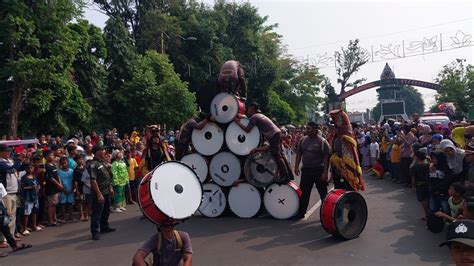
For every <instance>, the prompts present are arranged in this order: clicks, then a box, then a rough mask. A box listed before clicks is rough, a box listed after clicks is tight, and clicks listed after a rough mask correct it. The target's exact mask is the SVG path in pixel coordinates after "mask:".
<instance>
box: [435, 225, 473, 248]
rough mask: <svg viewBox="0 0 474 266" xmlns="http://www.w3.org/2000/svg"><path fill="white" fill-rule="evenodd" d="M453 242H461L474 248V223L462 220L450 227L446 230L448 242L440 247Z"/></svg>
mask: <svg viewBox="0 0 474 266" xmlns="http://www.w3.org/2000/svg"><path fill="white" fill-rule="evenodd" d="M451 242H460V243H463V244H466V245H468V246H470V247H474V221H472V220H460V221H455V222H453V223H452V224H451V225H449V226H448V228H447V230H446V242H443V243H441V244H440V245H439V246H440V247H442V246H445V245H448V244H449V243H451Z"/></svg>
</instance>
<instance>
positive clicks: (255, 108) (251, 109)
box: [247, 102, 262, 116]
mask: <svg viewBox="0 0 474 266" xmlns="http://www.w3.org/2000/svg"><path fill="white" fill-rule="evenodd" d="M260 112H262V111H260V105H258V103H256V102H253V103H251V104H249V106H248V107H247V115H248V116H252V115H253V114H255V113H260Z"/></svg>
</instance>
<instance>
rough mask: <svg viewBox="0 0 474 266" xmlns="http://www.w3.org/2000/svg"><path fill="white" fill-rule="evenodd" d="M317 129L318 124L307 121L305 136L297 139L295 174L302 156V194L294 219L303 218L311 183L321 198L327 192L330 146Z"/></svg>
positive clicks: (298, 169) (298, 173) (297, 172)
mask: <svg viewBox="0 0 474 266" xmlns="http://www.w3.org/2000/svg"><path fill="white" fill-rule="evenodd" d="M319 131H320V126H319V125H318V124H316V122H313V121H311V122H308V123H307V125H306V136H304V137H303V138H302V139H301V140H300V141H299V143H298V148H297V150H296V163H295V174H296V175H300V162H301V157H303V160H302V161H303V167H302V168H301V182H300V188H301V191H302V195H301V198H300V206H299V210H298V214H297V215H296V216H295V219H302V218H304V216H305V214H306V210H307V208H308V203H309V198H310V196H311V189H312V188H313V184H315V185H316V188H317V189H318V192H319V197H320V198H321V200H323V199H324V198H325V197H326V195H327V193H328V188H327V185H328V169H329V157H330V155H331V148H330V146H329V143H328V142H327V141H326V139H324V138H323V137H321V136H320V135H319Z"/></svg>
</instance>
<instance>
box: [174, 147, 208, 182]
mask: <svg viewBox="0 0 474 266" xmlns="http://www.w3.org/2000/svg"><path fill="white" fill-rule="evenodd" d="M187 156H200V158H202V162H204V163H205V167H206V169H205V176H201V174H200V173H198V171H197V169H194V167H193V165H189V164H188V163H186V160H187V159H186V157H187ZM180 162H182V163H185V164H187V165H188V166H189V167H191V168H192V169H193V170H194V171H195V172H196V174H197V175H198V177H199V180H200V181H201V183H205V182H207V181H208V180H209V159H208V157H206V156H203V155H201V154H199V153H191V154H186V155H185V156H183V158H182V159H181V161H180ZM202 171H204V170H202Z"/></svg>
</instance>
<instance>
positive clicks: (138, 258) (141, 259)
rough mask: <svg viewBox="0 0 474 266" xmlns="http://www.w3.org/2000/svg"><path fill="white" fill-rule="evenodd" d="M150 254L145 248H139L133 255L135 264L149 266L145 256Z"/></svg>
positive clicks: (135, 265) (136, 265)
mask: <svg viewBox="0 0 474 266" xmlns="http://www.w3.org/2000/svg"><path fill="white" fill-rule="evenodd" d="M146 256H148V253H147V252H145V251H144V250H141V249H139V250H137V252H135V256H133V264H132V265H133V266H147V265H148V264H147V263H146V262H145V258H146Z"/></svg>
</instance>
